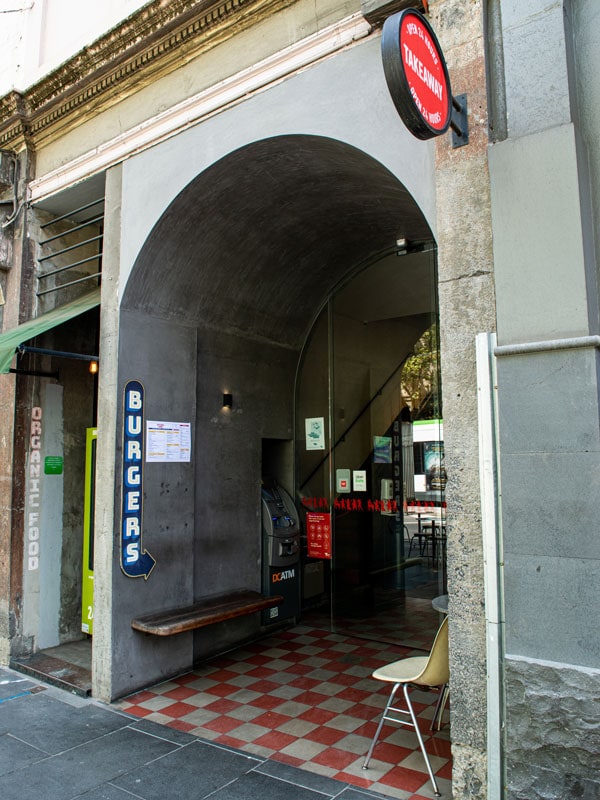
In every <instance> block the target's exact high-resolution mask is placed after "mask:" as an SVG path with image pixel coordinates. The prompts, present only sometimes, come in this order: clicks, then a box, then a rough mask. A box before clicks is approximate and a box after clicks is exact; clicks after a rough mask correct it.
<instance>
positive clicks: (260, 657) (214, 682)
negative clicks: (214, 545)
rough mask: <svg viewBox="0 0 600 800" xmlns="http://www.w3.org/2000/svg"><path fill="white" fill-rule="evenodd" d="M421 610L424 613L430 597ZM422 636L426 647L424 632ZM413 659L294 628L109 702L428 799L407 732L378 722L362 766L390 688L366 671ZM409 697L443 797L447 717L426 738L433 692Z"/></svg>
mask: <svg viewBox="0 0 600 800" xmlns="http://www.w3.org/2000/svg"><path fill="white" fill-rule="evenodd" d="M426 605H427V606H428V607H429V608H430V601H428V603H427V604H426ZM435 621H436V622H437V615H436V617H435ZM435 627H436V626H435V623H434V627H433V632H435ZM425 639H426V644H425V643H424V644H423V647H424V648H425V649H428V647H429V646H430V645H431V641H432V639H433V634H432V633H431V631H426V634H425ZM413 654H414V655H422V654H423V653H422V651H420V650H413V649H410V648H407V647H401V646H399V645H392V644H382V643H380V642H373V641H367V640H364V639H360V638H348V636H342V635H339V634H334V633H330V632H328V631H327V630H324V629H322V628H319V627H314V626H309V625H307V624H302V625H298V626H296V627H294V628H291V629H289V630H286V631H280V632H277V633H274V634H272V635H270V636H268V637H267V638H265V639H262V640H260V641H258V642H255V643H253V644H251V645H248V646H246V647H244V648H241V649H239V650H237V651H235V652H233V653H229V654H227V655H226V656H222V657H219V658H217V659H215V660H213V661H211V662H209V663H207V664H205V665H203V666H202V667H201V668H199V669H196V670H194V671H193V672H189V673H188V674H186V675H182V676H180V677H178V678H174V679H173V680H170V681H167V682H165V683H162V684H160V685H158V686H154V687H152V688H151V689H147V690H145V691H142V692H139V693H137V694H135V695H131V696H129V697H127V698H125V699H124V700H122V701H120V702H119V703H117V704H116V705H117V707H118V708H120V709H121V710H122V711H125V712H126V713H128V714H132V715H134V716H136V717H141V718H145V719H148V720H152V721H154V722H158V723H161V724H164V725H168V726H170V727H172V728H177V729H178V730H182V731H187V732H189V733H191V734H193V735H195V736H198V737H200V738H202V739H210V740H212V741H214V742H218V743H221V744H224V745H228V746H231V747H235V748H238V749H240V750H243V751H246V752H249V753H253V754H255V755H258V756H262V757H265V758H269V759H273V760H276V761H280V762H284V763H286V764H291V765H293V766H297V767H300V768H302V769H306V770H310V771H312V772H315V773H318V774H320V775H325V776H328V777H331V778H335V779H339V780H341V781H345V782H346V783H350V784H352V785H354V786H357V787H362V788H368V789H372V790H373V791H376V792H379V793H381V794H384V795H386V796H388V797H393V798H400V800H422V799H423V798H432V797H433V796H434V795H433V789H432V787H431V783H430V782H429V779H428V775H427V771H426V767H425V762H424V760H423V758H422V755H421V753H420V751H419V749H418V743H417V739H416V736H415V733H414V731H412V730H411V729H409V728H405V727H400V726H397V725H391V724H390V725H386V726H384V728H383V731H382V734H381V738H380V740H379V743H378V744H377V746H376V748H375V751H374V753H373V757H372V760H371V763H370V765H369V769H368V770H366V771H365V770H363V769H362V765H363V763H364V759H365V755H366V753H367V751H368V748H369V744H370V741H371V738H372V736H373V734H374V732H375V728H376V725H377V722H378V719H379V717H380V715H381V712H382V710H383V708H384V705H385V702H386V699H387V694H388V690H389V688H390V687H389V686H388V685H387V684H381V683H380V682H378V681H375V680H374V679H373V678H372V677H371V673H372V672H373V670H374V669H375V668H376V667H378V666H381V665H382V664H385V663H388V662H390V661H395V660H397V659H399V658H404V657H406V656H409V655H413ZM411 697H412V698H413V700H414V706H415V710H416V711H417V714H418V716H419V719H420V721H422V723H423V724H422V725H421V730H422V732H423V734H424V738H425V746H426V748H427V751H428V753H429V754H430V759H431V763H432V767H433V770H434V772H435V774H436V776H437V778H438V783H439V786H440V791H441V792H442V794H443V795H444V796H446V797H449V796H450V779H451V767H452V762H451V755H450V741H449V731H448V711H447V710H446V712H445V714H444V725H443V726H442V730H441V731H439V732H435V733H434V734H433V735H432V734H430V732H429V723H430V720H431V718H432V716H433V712H434V708H435V703H436V701H437V697H438V694H437V692H436V691H418V690H416V689H415V690H413V692H412V694H411Z"/></svg>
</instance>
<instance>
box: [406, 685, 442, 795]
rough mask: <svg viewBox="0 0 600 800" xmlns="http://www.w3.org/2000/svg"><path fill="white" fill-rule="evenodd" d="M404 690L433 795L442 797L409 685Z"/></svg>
mask: <svg viewBox="0 0 600 800" xmlns="http://www.w3.org/2000/svg"><path fill="white" fill-rule="evenodd" d="M402 688H403V690H404V699H405V700H406V705H407V707H408V711H409V713H410V718H411V720H412V727H414V729H415V733H416V734H417V739H418V740H419V747H420V748H421V752H422V753H423V758H424V759H425V766H426V767H427V772H428V773H429V777H430V779H431V784H432V786H433V793H434V794H435V795H436V797H441V793H440V790H439V789H438V785H437V782H436V780H435V775H434V774H433V770H432V769H431V764H430V762H429V756H428V755H427V750H425V743H424V742H423V737H422V736H421V731H420V729H419V723H418V722H417V717H416V715H415V712H414V710H413V707H412V703H411V702H410V697H409V694H408V684H406V683H405V684H403V686H402Z"/></svg>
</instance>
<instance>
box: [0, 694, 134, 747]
mask: <svg viewBox="0 0 600 800" xmlns="http://www.w3.org/2000/svg"><path fill="white" fill-rule="evenodd" d="M0 708H1V709H2V713H1V714H0V734H4V733H12V735H13V736H16V737H17V738H18V739H21V740H22V741H24V742H27V744H30V745H32V746H33V747H37V748H39V749H40V750H44V751H45V752H46V753H60V752H62V751H63V750H68V749H69V748H71V747H76V746H77V745H79V744H83V743H84V742H87V741H90V740H91V739H96V738H98V737H99V736H103V735H104V734H106V733H110V732H111V731H115V730H118V729H119V728H123V727H125V726H126V725H128V724H129V722H130V720H128V719H127V718H126V717H124V716H121V715H119V714H115V713H114V712H112V711H108V710H106V709H103V708H101V707H100V706H96V705H87V706H84V707H82V708H75V707H73V706H70V705H67V704H66V703H63V702H61V701H60V700H56V699H55V698H53V697H50V696H49V695H48V694H47V693H46V692H40V693H39V694H26V695H24V696H21V697H17V698H15V699H14V700H7V701H6V702H4V703H2V704H1V705H0Z"/></svg>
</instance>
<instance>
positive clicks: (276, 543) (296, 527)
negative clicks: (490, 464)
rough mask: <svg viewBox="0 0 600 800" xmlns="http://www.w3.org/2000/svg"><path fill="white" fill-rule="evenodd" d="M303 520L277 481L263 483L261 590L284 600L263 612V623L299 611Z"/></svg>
mask: <svg viewBox="0 0 600 800" xmlns="http://www.w3.org/2000/svg"><path fill="white" fill-rule="evenodd" d="M299 560H300V520H299V516H298V512H297V510H296V507H295V505H294V501H293V500H292V498H291V497H290V496H289V494H288V493H287V492H286V491H285V489H283V488H282V487H281V486H278V484H277V483H276V482H275V481H267V480H263V486H262V591H263V594H264V595H266V596H267V597H271V596H272V595H275V594H279V595H281V596H282V597H283V603H282V604H281V605H279V606H276V607H275V608H270V609H268V610H267V611H264V612H263V618H262V622H263V625H269V624H272V623H275V622H281V621H283V620H288V619H289V620H293V619H294V618H297V617H298V615H299V613H300V564H299Z"/></svg>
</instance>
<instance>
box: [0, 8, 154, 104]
mask: <svg viewBox="0 0 600 800" xmlns="http://www.w3.org/2000/svg"><path fill="white" fill-rule="evenodd" d="M146 2H147V0H101V2H97V0H0V96H3V95H5V94H7V93H8V92H10V91H11V90H13V89H16V90H18V91H24V90H25V89H27V88H28V87H29V86H31V85H33V84H34V83H36V82H37V81H38V80H39V79H40V78H41V77H42V76H43V75H45V74H46V73H48V72H51V71H52V70H53V69H56V67H58V66H59V65H60V64H62V63H63V62H64V61H66V60H67V59H68V58H70V57H71V56H72V55H74V54H75V53H76V52H78V51H79V50H80V49H81V48H82V47H84V46H85V45H87V44H90V43H91V42H93V41H94V40H95V39H97V38H98V37H99V36H101V35H102V34H103V33H104V32H105V31H108V30H110V29H111V28H113V27H114V26H115V25H116V24H117V23H118V22H120V21H122V20H124V19H126V18H127V17H128V16H129V15H130V14H132V13H133V12H134V11H135V10H137V9H138V8H141V7H142V6H144V5H146Z"/></svg>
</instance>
